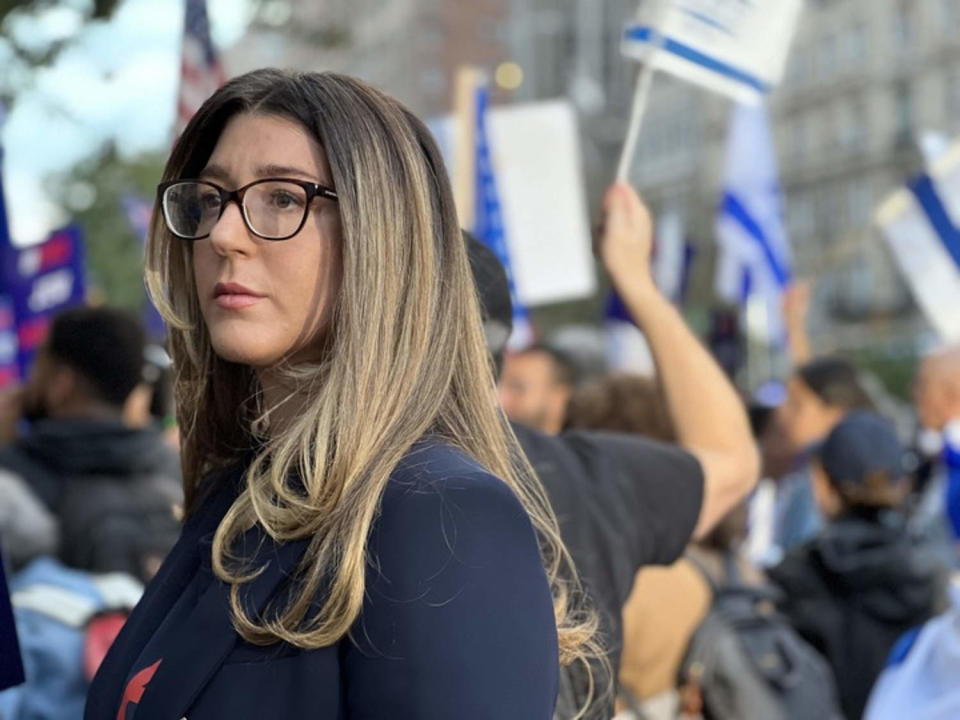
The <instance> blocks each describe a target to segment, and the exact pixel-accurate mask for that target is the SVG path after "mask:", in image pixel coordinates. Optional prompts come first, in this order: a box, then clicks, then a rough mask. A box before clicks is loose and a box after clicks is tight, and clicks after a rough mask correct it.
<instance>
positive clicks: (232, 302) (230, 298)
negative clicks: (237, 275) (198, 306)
mask: <svg viewBox="0 0 960 720" xmlns="http://www.w3.org/2000/svg"><path fill="white" fill-rule="evenodd" d="M262 299H263V295H260V294H259V293H256V292H254V291H253V290H250V289H249V288H246V287H244V286H243V285H240V284H238V283H217V284H216V286H214V288H213V301H214V302H215V303H217V305H219V306H220V307H222V308H224V309H226V310H242V309H244V308H248V307H250V306H251V305H256V304H257V303H258V302H259V301H260V300H262Z"/></svg>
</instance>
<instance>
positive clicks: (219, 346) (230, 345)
mask: <svg viewBox="0 0 960 720" xmlns="http://www.w3.org/2000/svg"><path fill="white" fill-rule="evenodd" d="M211 339H212V341H213V342H212V344H213V351H214V352H215V353H216V354H217V356H218V357H220V358H221V359H222V360H226V361H227V362H232V363H237V364H238V365H249V366H250V367H252V368H267V367H273V366H274V365H277V364H278V363H279V362H280V361H281V360H282V359H283V356H284V353H283V352H271V349H270V348H266V347H262V346H259V345H255V344H251V343H243V342H228V341H220V342H218V341H217V339H216V338H211Z"/></svg>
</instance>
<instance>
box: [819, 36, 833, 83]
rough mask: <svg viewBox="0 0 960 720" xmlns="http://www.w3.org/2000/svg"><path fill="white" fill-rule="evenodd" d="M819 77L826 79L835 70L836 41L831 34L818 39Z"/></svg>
mask: <svg viewBox="0 0 960 720" xmlns="http://www.w3.org/2000/svg"><path fill="white" fill-rule="evenodd" d="M818 61H819V63H820V78H821V79H822V80H828V79H829V78H830V77H831V76H832V75H833V74H834V73H835V72H836V71H837V43H836V40H835V39H834V37H833V35H824V36H823V39H822V40H821V41H820V57H819V58H818Z"/></svg>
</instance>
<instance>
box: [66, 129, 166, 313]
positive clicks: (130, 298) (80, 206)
mask: <svg viewBox="0 0 960 720" xmlns="http://www.w3.org/2000/svg"><path fill="white" fill-rule="evenodd" d="M165 160H166V158H165V156H164V155H163V154H162V153H155V154H149V155H143V156H140V157H137V158H133V159H126V158H123V157H121V156H119V155H118V154H117V152H116V151H115V150H114V149H113V147H112V146H110V147H108V148H107V149H106V150H105V151H103V152H101V153H100V154H99V155H97V156H95V157H93V158H90V159H89V160H86V161H84V162H82V163H80V164H79V165H78V166H77V167H75V168H73V169H72V170H71V171H69V172H68V173H65V174H63V175H59V176H53V177H51V178H50V179H49V180H48V182H49V184H50V191H51V193H52V194H53V196H54V197H55V198H56V199H57V201H58V202H59V203H60V205H61V206H62V207H65V208H67V209H69V210H70V212H71V214H72V219H73V221H74V222H76V223H78V224H79V225H80V226H81V227H82V228H83V232H84V237H85V241H86V251H87V267H88V274H89V280H90V283H91V286H92V287H93V288H94V289H95V290H97V291H99V292H98V293H97V294H98V295H102V299H103V300H104V301H106V302H109V303H110V304H111V305H116V306H120V307H127V308H131V309H135V310H139V309H140V308H141V307H143V303H144V301H145V298H146V296H145V292H144V286H143V245H142V238H140V237H138V235H137V233H136V232H135V230H134V229H133V227H132V226H131V225H130V222H129V219H128V217H127V214H126V211H125V210H124V205H123V200H124V197H125V196H126V195H127V194H133V195H136V196H139V197H141V198H145V199H148V200H151V199H152V198H153V197H154V194H155V192H156V185H157V182H158V181H159V179H160V175H161V173H162V172H163V165H164V162H165Z"/></svg>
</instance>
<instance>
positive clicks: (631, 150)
mask: <svg viewBox="0 0 960 720" xmlns="http://www.w3.org/2000/svg"><path fill="white" fill-rule="evenodd" d="M656 49H657V48H656V47H653V48H651V50H650V58H649V59H648V61H647V62H645V63H644V64H643V69H642V70H641V71H640V72H639V73H637V84H636V86H635V87H634V90H633V106H632V107H631V109H630V124H629V125H628V126H627V136H626V138H625V139H624V141H623V149H622V150H621V151H620V161H619V162H618V163H617V180H618V181H626V180H627V175H628V174H629V173H630V163H631V161H632V160H633V156H634V154H635V153H636V151H637V140H638V139H639V137H640V128H641V127H642V125H643V114H644V112H645V111H646V109H647V99H648V98H649V96H650V86H651V85H652V84H653V73H654V67H653V62H651V61H652V59H653V53H654V52H655V51H656Z"/></svg>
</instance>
